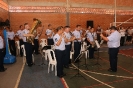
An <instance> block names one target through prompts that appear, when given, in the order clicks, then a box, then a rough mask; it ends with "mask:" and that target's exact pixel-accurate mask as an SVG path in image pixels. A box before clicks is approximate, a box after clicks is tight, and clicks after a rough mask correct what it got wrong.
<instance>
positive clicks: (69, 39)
mask: <svg viewBox="0 0 133 88" xmlns="http://www.w3.org/2000/svg"><path fill="white" fill-rule="evenodd" d="M64 30H65V31H64V34H65V36H66V39H65V48H66V49H65V58H64V67H65V68H69V62H70V63H71V60H70V51H71V42H72V41H73V40H74V39H75V37H72V36H71V35H70V27H69V26H65V27H64Z"/></svg>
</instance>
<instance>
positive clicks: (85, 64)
mask: <svg viewBox="0 0 133 88" xmlns="http://www.w3.org/2000/svg"><path fill="white" fill-rule="evenodd" d="M89 47H90V45H89V46H87V47H86V49H85V50H84V51H82V53H85V52H86V51H87V50H88V48H89ZM87 53H88V52H87ZM87 57H88V56H87ZM81 66H85V67H86V69H87V70H89V69H88V66H87V58H85V63H84V64H83V65H81Z"/></svg>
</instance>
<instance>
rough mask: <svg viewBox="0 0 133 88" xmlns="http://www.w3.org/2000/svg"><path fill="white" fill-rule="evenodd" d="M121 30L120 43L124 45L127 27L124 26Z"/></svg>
mask: <svg viewBox="0 0 133 88" xmlns="http://www.w3.org/2000/svg"><path fill="white" fill-rule="evenodd" d="M119 32H120V34H121V40H120V45H121V46H123V45H124V42H125V29H124V28H123V27H120V29H119Z"/></svg>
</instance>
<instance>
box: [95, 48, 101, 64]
mask: <svg viewBox="0 0 133 88" xmlns="http://www.w3.org/2000/svg"><path fill="white" fill-rule="evenodd" d="M99 49H100V48H97V52H98V57H97V62H96V64H94V65H99V66H101V65H100V63H99V59H100V58H99Z"/></svg>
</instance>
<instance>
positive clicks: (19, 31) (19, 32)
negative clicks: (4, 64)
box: [16, 25, 24, 57]
mask: <svg viewBox="0 0 133 88" xmlns="http://www.w3.org/2000/svg"><path fill="white" fill-rule="evenodd" d="M19 28H20V29H19V30H18V31H17V33H16V36H17V38H18V39H19V46H20V56H21V57H22V56H23V52H22V48H21V45H23V44H24V43H23V29H24V27H23V25H20V26H19Z"/></svg>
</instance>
